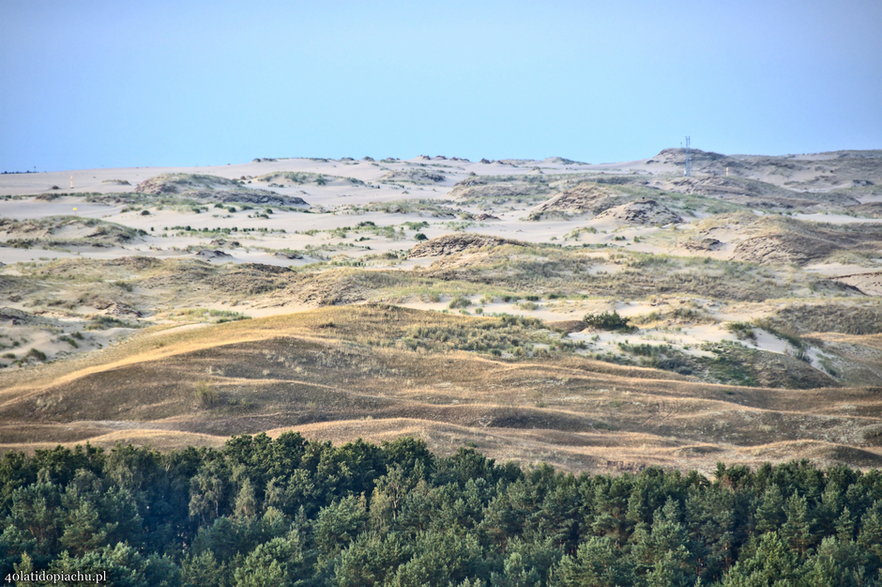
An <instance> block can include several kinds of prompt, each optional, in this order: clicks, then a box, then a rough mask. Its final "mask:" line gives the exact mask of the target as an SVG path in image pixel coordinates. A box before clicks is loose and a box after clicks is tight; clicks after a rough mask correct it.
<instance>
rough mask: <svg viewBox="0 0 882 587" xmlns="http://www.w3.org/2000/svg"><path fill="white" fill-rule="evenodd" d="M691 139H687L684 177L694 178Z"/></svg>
mask: <svg viewBox="0 0 882 587" xmlns="http://www.w3.org/2000/svg"><path fill="white" fill-rule="evenodd" d="M690 141H691V137H686V153H685V154H684V157H683V175H684V176H685V177H692V151H691V150H690V149H689V143H690Z"/></svg>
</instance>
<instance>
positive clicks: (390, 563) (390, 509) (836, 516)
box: [0, 433, 882, 587]
mask: <svg viewBox="0 0 882 587" xmlns="http://www.w3.org/2000/svg"><path fill="white" fill-rule="evenodd" d="M0 519H2V527H3V531H2V534H0V569H2V576H3V577H7V575H9V574H11V573H16V572H17V573H22V574H23V573H28V572H35V571H43V570H45V571H47V572H59V573H60V572H66V573H70V572H76V571H80V572H83V573H95V572H101V571H106V573H107V581H108V583H109V584H112V585H144V586H147V585H150V586H155V585H170V586H171V585H192V586H200V587H207V586H213V585H217V586H222V585H304V586H305V585H352V586H355V585H401V586H404V585H454V586H469V587H472V586H489V585H493V586H496V585H500V586H501V585H505V586H532V585H556V586H557V585H574V586H575V585H689V586H692V585H696V584H701V585H710V584H721V585H731V586H734V585H796V584H799V585H818V586H822V585H823V586H828V585H871V584H879V583H880V568H882V473H880V471H878V470H872V471H869V472H862V471H859V470H854V469H850V468H848V467H844V466H835V467H832V468H828V469H822V468H819V467H817V466H815V465H812V464H810V463H808V462H805V461H802V462H791V463H787V464H781V465H777V466H771V465H763V466H761V467H759V468H757V469H755V470H751V469H748V468H746V467H743V466H725V465H722V464H721V465H718V467H717V470H716V473H715V475H714V477H713V478H712V479H708V478H706V477H704V476H702V475H700V474H698V473H695V472H693V473H688V474H684V473H681V472H678V471H667V470H662V469H657V468H650V469H646V470H644V471H641V472H640V473H639V474H631V473H626V474H622V475H620V476H607V475H587V474H583V475H579V476H575V475H572V474H564V473H561V472H558V471H555V470H554V469H552V468H551V467H549V466H538V467H531V468H521V467H519V466H516V465H514V464H510V463H509V464H497V463H495V462H494V461H493V460H490V459H487V458H485V457H484V456H482V455H481V454H479V453H478V452H476V451H474V450H472V449H466V448H464V449H460V450H459V451H458V452H456V453H455V454H453V455H452V456H447V457H441V456H437V455H435V454H433V453H432V452H430V451H429V450H428V448H427V447H426V445H425V444H424V443H423V442H421V441H418V440H414V439H410V438H404V439H399V440H395V441H392V442H387V443H384V444H382V445H380V446H377V445H373V444H368V443H365V442H361V441H358V442H355V443H350V444H346V445H341V446H333V445H331V444H330V443H326V442H325V443H322V442H310V441H307V440H305V439H304V438H303V437H301V436H300V435H298V434H294V433H286V434H282V435H280V436H279V437H277V438H276V439H271V438H269V437H268V436H266V435H263V434H259V435H257V436H239V437H235V438H233V439H231V440H230V441H229V442H227V443H226V445H225V446H223V447H222V448H220V449H206V448H200V449H197V448H186V449H183V450H175V451H170V452H158V451H156V450H152V449H148V448H141V447H135V446H132V445H118V446H116V447H114V448H112V449H109V450H102V449H100V448H96V447H93V446H89V445H85V446H76V447H74V448H73V449H68V448H63V447H60V446H59V447H58V448H55V449H52V450H38V451H36V453H35V454H34V455H32V456H28V455H25V454H23V453H16V452H12V453H6V454H4V455H3V456H2V459H0Z"/></svg>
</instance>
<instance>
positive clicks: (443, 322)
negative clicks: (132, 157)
mask: <svg viewBox="0 0 882 587" xmlns="http://www.w3.org/2000/svg"><path fill="white" fill-rule="evenodd" d="M682 157H683V152H682V151H680V150H676V149H675V150H666V151H663V152H662V153H659V154H658V156H656V157H654V158H652V159H651V160H648V161H642V162H632V163H627V164H622V165H621V166H615V165H603V166H591V165H587V164H586V165H578V166H576V165H573V164H572V163H571V162H567V161H564V160H555V159H548V160H544V161H523V160H502V161H494V162H491V161H486V160H485V161H483V162H480V163H471V162H468V161H464V160H460V159H446V158H441V157H435V158H429V157H423V158H420V159H418V160H414V161H401V160H398V159H391V158H387V159H384V160H382V161H373V160H370V159H364V160H363V161H360V162H356V161H355V160H350V159H346V160H339V161H336V160H332V159H310V160H304V159H278V160H275V159H273V160H269V159H261V160H260V161H258V162H255V163H254V164H253V168H252V169H250V170H241V171H239V170H237V171H235V172H232V171H230V168H217V169H215V170H212V169H207V168H206V169H204V170H195V171H197V172H196V173H189V174H167V175H160V176H156V177H153V178H151V179H147V180H146V181H145V180H144V178H149V177H150V175H149V173H147V172H145V171H143V170H139V171H132V172H131V173H130V172H127V171H126V170H116V171H114V172H113V173H112V174H110V173H107V174H104V175H96V177H92V176H91V175H90V176H89V177H85V176H83V177H79V176H78V177H77V183H76V185H77V186H82V188H73V185H74V183H73V182H72V183H71V184H70V185H71V186H72V187H71V191H70V192H67V191H66V190H65V189H63V188H64V186H66V185H67V177H61V178H57V177H56V178H52V179H51V181H50V180H47V179H46V178H42V177H39V178H36V179H35V180H34V181H35V182H37V179H39V180H40V181H39V182H38V183H34V184H33V185H35V186H37V187H36V188H34V189H31V190H30V191H29V192H27V193H26V192H24V191H22V192H21V193H15V194H10V195H7V196H3V198H2V205H3V206H10V210H12V211H13V212H14V214H10V215H9V216H10V217H14V218H15V220H12V219H10V218H7V219H5V220H2V221H0V238H2V239H3V241H4V242H2V243H0V245H3V247H2V248H4V249H5V251H6V256H5V257H4V258H3V259H4V262H6V259H7V257H8V258H9V259H10V262H9V263H8V264H7V265H5V266H0V297H2V298H3V299H4V302H3V304H4V308H0V367H2V372H0V398H2V403H0V441H2V442H3V443H5V446H6V447H7V448H10V447H13V446H32V447H33V446H36V444H34V443H38V442H71V441H78V440H85V439H92V440H94V441H95V442H96V443H105V444H109V443H112V442H114V441H116V440H126V439H131V440H138V439H140V441H143V442H146V443H154V444H156V445H159V446H166V447H170V446H182V445H186V444H188V443H198V444H203V445H211V446H217V445H219V444H221V443H222V441H223V439H224V438H225V437H227V436H228V435H230V434H233V433H241V432H259V431H262V430H272V429H279V428H286V427H298V428H300V429H303V430H304V433H308V434H311V435H313V437H315V438H326V439H333V440H335V441H339V440H346V439H354V438H357V437H358V436H364V437H366V438H373V439H377V440H383V439H388V438H392V437H395V436H397V435H401V434H404V432H405V431H407V432H408V433H411V434H417V435H421V436H423V437H425V438H427V439H429V441H430V443H432V448H433V449H437V450H440V451H442V452H444V451H450V450H453V448H454V447H456V446H459V445H461V444H462V443H463V442H471V443H474V444H475V445H476V446H479V447H481V448H482V449H485V450H487V451H488V452H489V454H491V455H492V456H494V457H505V458H513V459H516V460H518V461H519V462H532V461H538V460H547V461H550V462H553V463H554V464H556V465H558V466H560V467H562V468H565V469H567V470H599V469H616V468H615V467H609V466H605V465H603V463H605V462H606V461H621V462H627V463H632V464H633V465H634V466H642V465H646V464H659V465H664V466H677V467H686V468H692V467H696V468H699V469H701V470H702V471H705V472H707V471H709V470H710V468H711V467H712V461H715V460H727V461H733V462H748V463H753V462H758V461H759V460H763V459H767V458H773V459H777V460H780V459H783V458H785V457H789V456H794V455H797V456H805V457H806V458H813V459H819V460H828V461H836V462H848V463H851V464H855V465H858V464H859V465H860V466H872V465H874V464H875V463H877V461H878V458H879V455H878V454H877V453H878V450H877V448H874V447H877V446H878V438H879V433H878V430H879V428H880V423H879V422H878V414H879V410H878V408H879V407H880V406H879V405H878V398H877V397H875V396H874V393H873V389H875V388H876V387H878V386H879V385H880V383H882V371H880V369H879V365H880V364H882V343H880V342H879V336H880V333H882V326H879V324H880V321H882V317H880V316H879V315H878V314H879V313H878V311H877V309H876V308H877V306H878V305H879V304H878V297H876V296H878V295H879V294H880V293H882V282H880V281H879V279H880V277H879V275H880V267H882V265H880V261H879V258H878V257H879V255H878V254H876V253H877V252H878V249H879V247H880V246H882V245H880V243H882V237H880V232H879V226H880V225H879V223H878V222H874V221H873V220H872V218H873V217H874V214H875V212H874V210H875V207H878V204H879V202H878V198H879V196H880V194H882V192H880V191H879V187H878V185H879V183H880V181H882V180H880V181H877V179H878V178H879V172H878V154H877V153H851V152H847V153H841V154H828V155H817V156H812V157H809V158H800V157H780V158H763V157H754V156H734V157H730V156H725V155H720V154H715V153H705V152H699V151H696V152H695V160H694V163H695V166H694V171H695V173H694V175H693V176H692V177H683V174H682V161H683V159H682ZM678 166H680V167H678ZM727 168H728V172H729V175H726V169H727ZM73 173H76V172H73ZM347 173H352V174H353V175H357V177H350V176H347ZM37 175H39V174H37ZM93 175H95V174H93ZM24 179H27V178H24ZM81 180H82V181H81ZM16 181H23V180H22V178H21V177H18V178H16ZM126 182H127V183H128V184H129V185H136V186H137V187H135V188H126V187H125V185H126ZM51 185H59V186H61V188H60V189H58V190H47V187H48V186H51ZM77 189H83V190H84V191H83V192H77V191H76V190H77ZM124 189H130V190H133V191H128V192H121V191H119V190H124ZM7 191H10V190H7ZM12 191H14V190H12ZM104 191H106V193H101V192H104ZM28 193H30V194H36V193H39V195H38V196H33V195H28ZM301 195H302V196H303V197H304V198H306V199H307V200H309V201H310V202H311V203H315V205H314V206H309V205H307V204H306V203H305V202H304V201H303V200H302V199H300V196H301ZM71 212H74V213H75V215H74V216H59V215H60V214H70V213H71ZM29 214H31V215H33V218H31V217H29V216H28V215H29ZM360 215H364V217H359V216H360ZM876 216H878V215H876ZM817 220H823V221H825V222H817ZM16 246H17V248H14V247H16ZM50 255H51V256H58V257H62V258H60V259H56V260H52V259H48V258H45V257H48V256H50ZM17 260H21V261H17ZM6 300H8V301H6ZM389 304H396V305H398V306H399V307H393V306H391V305H389ZM404 306H408V307H410V308H414V309H408V308H407V307H404ZM316 308H318V309H316ZM416 309H420V310H423V311H417V310H416ZM426 309H431V310H432V311H425V310H426ZM292 311H297V312H303V313H301V314H298V315H288V314H289V313H290V312H292ZM249 316H261V317H260V318H254V319H249V318H248V317H249ZM228 321H229V322H228ZM221 322H225V323H223V324H220V323H221ZM126 338H128V339H129V342H128V343H125V342H121V341H124V340H125V339H126ZM629 466H630V465H629Z"/></svg>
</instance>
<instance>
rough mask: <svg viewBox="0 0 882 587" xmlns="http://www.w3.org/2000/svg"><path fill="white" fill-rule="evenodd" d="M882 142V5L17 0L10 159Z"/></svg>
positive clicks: (587, 157)
mask: <svg viewBox="0 0 882 587" xmlns="http://www.w3.org/2000/svg"><path fill="white" fill-rule="evenodd" d="M685 135H690V136H691V137H692V146H693V147H695V148H699V149H704V150H709V151H717V152H723V153H751V154H770V155H775V154H786V153H808V152H820V151H829V150H837V149H874V148H875V149H879V148H882V2H880V1H879V0H830V1H816V0H800V1H782V0H760V1H754V0H740V1H732V2H708V1H699V0H696V1H681V0H669V1H666V2H658V1H642V2H641V1H634V0H625V1H617V2H610V1H604V2H594V1H588V0H583V1H563V0H562V1H554V0H550V1H548V2H536V1H535V0H532V1H520V0H506V1H494V0H484V1H481V0H468V1H436V2H416V1H410V2H404V1H400V2H391V1H383V0H375V1H373V2H364V1H334V0H324V1H321V2H313V1H297V0H287V1H281V0H279V1H268V0H267V1H261V0H250V1H248V2H245V1H239V2H232V1H224V0H211V1H195V0H194V1H187V0H174V1H165V0H151V1H145V2H120V1H119V0H106V1H105V0H77V1H72V0H52V1H50V0H0V170H7V171H24V170H39V171H50V170H62V169H88V168H99V167H136V166H168V165H172V166H188V165H223V164H226V163H241V162H247V161H250V160H251V159H253V158H256V157H299V156H307V157H334V158H338V157H344V156H349V157H356V158H357V157H363V156H367V155H370V156H372V157H375V158H380V157H401V158H410V157H415V156H417V155H420V154H426V155H446V156H459V157H468V158H471V159H480V158H482V157H486V158H489V159H500V158H535V159H541V158H545V157H550V156H562V157H568V158H570V159H576V160H579V161H586V162H591V163H600V162H608V161H627V160H634V159H641V158H646V157H650V156H652V155H654V154H655V153H657V152H658V151H660V150H661V149H664V148H667V147H677V146H680V145H681V144H682V143H683V140H684V136H685Z"/></svg>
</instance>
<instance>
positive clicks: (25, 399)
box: [0, 306, 882, 471]
mask: <svg viewBox="0 0 882 587" xmlns="http://www.w3.org/2000/svg"><path fill="white" fill-rule="evenodd" d="M486 320H488V319H484V318H471V317H464V316H453V315H443V314H437V313H430V312H420V311H417V310H405V309H401V308H394V307H390V306H342V307H330V308H322V309H318V310H313V311H309V312H303V313H298V314H291V315H285V316H273V317H268V318H261V319H254V320H242V321H238V322H230V323H225V324H219V325H212V326H206V327H199V328H189V329H180V328H179V329H171V330H158V329H155V330H152V331H147V332H144V333H141V334H140V335H138V336H137V337H136V338H134V339H132V340H131V341H129V342H126V343H124V344H120V345H118V346H116V347H114V348H111V349H107V350H105V351H102V352H98V353H94V354H91V355H88V356H86V357H82V358H79V359H76V360H73V361H70V362H64V363H55V364H51V365H46V366H44V367H42V368H35V369H29V370H27V371H22V372H19V373H18V374H16V373H8V374H5V375H4V376H3V378H0V447H2V448H3V449H5V450H9V449H27V450H31V449H34V448H39V447H44V446H50V445H51V446H54V445H55V444H58V443H62V444H70V443H75V442H84V441H89V442H91V443H93V444H98V445H112V444H113V443H115V442H135V443H139V444H147V445H151V446H156V447H159V448H163V449H167V448H173V447H179V446H186V445H199V446H217V445H219V444H220V443H222V442H223V441H224V439H225V438H227V437H228V436H230V435H233V434H243V433H256V432H261V431H270V433H272V434H275V433H278V432H280V431H284V430H297V431H300V432H301V433H303V434H304V435H306V436H307V437H310V438H315V439H322V440H332V441H334V442H345V441H350V440H354V439H356V438H364V439H366V440H370V441H383V440H388V439H391V438H395V437H398V436H416V437H419V438H423V439H424V440H426V442H428V444H429V445H430V446H431V447H432V448H434V449H436V450H439V451H441V452H442V453H444V452H449V451H452V450H455V449H456V448H457V447H459V446H462V445H463V444H470V445H474V446H476V447H478V448H479V449H481V450H483V451H485V452H487V453H488V454H489V455H491V456H492V457H494V458H497V459H500V460H513V461H517V462H521V463H527V464H529V463H538V462H549V463H551V464H553V465H556V466H559V467H561V468H563V469H566V470H572V471H582V470H592V471H598V470H634V469H637V468H639V467H641V466H645V465H654V464H655V465H664V466H670V467H678V468H683V469H699V470H704V471H710V470H711V469H712V468H713V466H714V464H715V463H716V462H717V461H726V462H742V463H755V462H759V461H765V460H770V461H781V460H789V459H793V458H810V459H814V460H816V461H820V462H824V463H828V462H844V463H848V464H850V465H853V466H860V467H868V466H878V465H879V464H882V449H880V444H882V415H880V414H882V394H880V393H879V392H878V390H876V389H872V388H860V387H848V388H843V387H840V388H835V389H834V388H831V389H812V390H789V389H765V388H750V387H738V386H732V385H713V384H707V383H702V382H699V381H695V380H690V379H688V378H685V377H682V376H678V375H673V374H671V373H668V372H662V371H656V370H653V369H645V368H637V367H625V366H618V365H611V364H607V363H601V362H598V361H592V360H587V359H581V358H579V357H576V356H572V355H569V356H566V357H564V358H545V359H542V360H534V359H528V360H522V361H503V360H493V359H489V358H486V357H482V356H479V355H476V354H474V353H467V352H451V353H427V352H416V351H410V350H402V349H399V348H397V347H395V346H390V343H391V342H394V341H395V340H397V339H398V338H400V337H401V336H402V335H403V334H404V333H406V332H409V331H411V329H412V328H413V327H414V326H416V325H422V326H432V327H436V328H440V327H445V326H453V325H472V326H474V325H475V324H478V323H480V322H481V321H486ZM861 338H862V340H863V341H864V343H866V340H865V339H866V338H868V337H861Z"/></svg>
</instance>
